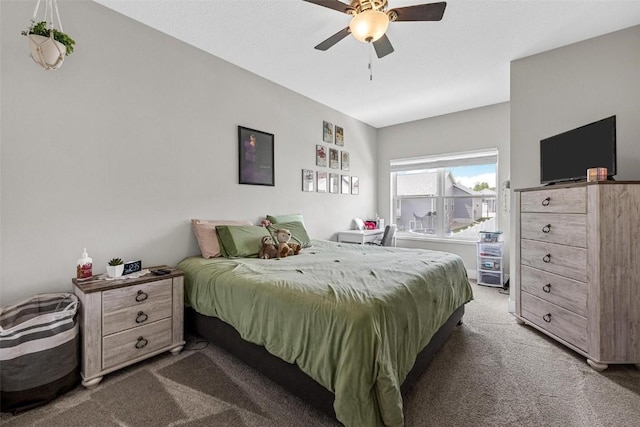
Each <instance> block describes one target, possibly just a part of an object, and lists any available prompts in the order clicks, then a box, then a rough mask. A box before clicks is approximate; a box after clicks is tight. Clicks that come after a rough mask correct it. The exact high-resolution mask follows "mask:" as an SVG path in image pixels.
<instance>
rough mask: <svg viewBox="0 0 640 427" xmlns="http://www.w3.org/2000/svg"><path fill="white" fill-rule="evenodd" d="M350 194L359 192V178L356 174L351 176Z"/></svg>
mask: <svg viewBox="0 0 640 427" xmlns="http://www.w3.org/2000/svg"><path fill="white" fill-rule="evenodd" d="M351 194H360V178H358V177H357V176H352V177H351Z"/></svg>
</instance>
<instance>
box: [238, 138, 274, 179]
mask: <svg viewBox="0 0 640 427" xmlns="http://www.w3.org/2000/svg"><path fill="white" fill-rule="evenodd" d="M273 154H274V136H273V134H271V133H266V132H262V131H259V130H255V129H249V128H245V127H242V126H238V171H239V183H240V184H251V185H269V186H272V187H273V186H275V171H274V164H273V157H274V155H273Z"/></svg>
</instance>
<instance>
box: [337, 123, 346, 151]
mask: <svg viewBox="0 0 640 427" xmlns="http://www.w3.org/2000/svg"><path fill="white" fill-rule="evenodd" d="M336 145H339V146H341V147H343V146H344V129H342V128H341V127H340V126H338V125H336Z"/></svg>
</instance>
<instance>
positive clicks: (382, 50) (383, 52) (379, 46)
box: [373, 34, 394, 58]
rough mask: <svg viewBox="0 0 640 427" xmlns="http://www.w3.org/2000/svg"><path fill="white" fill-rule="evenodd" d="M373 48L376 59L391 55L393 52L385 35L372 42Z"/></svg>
mask: <svg viewBox="0 0 640 427" xmlns="http://www.w3.org/2000/svg"><path fill="white" fill-rule="evenodd" d="M373 48H374V49H375V50H376V55H378V58H383V57H385V56H387V55H389V54H390V53H392V52H393V50H394V49H393V46H391V42H390V41H389V38H388V37H387V35H386V34H385V35H383V36H382V37H380V38H379V39H378V40H376V41H374V42H373Z"/></svg>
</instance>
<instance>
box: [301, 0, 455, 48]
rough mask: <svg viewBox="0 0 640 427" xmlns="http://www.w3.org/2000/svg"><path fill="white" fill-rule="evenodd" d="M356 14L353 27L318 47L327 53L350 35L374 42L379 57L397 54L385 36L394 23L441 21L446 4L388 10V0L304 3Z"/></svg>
mask: <svg viewBox="0 0 640 427" xmlns="http://www.w3.org/2000/svg"><path fill="white" fill-rule="evenodd" d="M304 1H306V2H308V3H313V4H317V5H318V6H324V7H327V8H329V9H333V10H337V11H338V12H343V13H346V14H348V15H352V16H353V18H351V22H350V23H349V26H348V27H346V28H343V29H342V30H340V31H338V32H337V33H335V34H334V35H332V36H331V37H329V38H328V39H326V40H325V41H323V42H322V43H320V44H319V45H317V46H316V47H315V48H316V49H318V50H327V49H329V48H330V47H332V46H333V45H334V44H336V43H338V42H339V41H340V40H342V39H343V38H345V37H346V36H347V35H349V34H353V36H354V37H355V38H356V39H357V40H359V41H361V42H364V43H373V47H374V49H375V51H376V55H378V58H382V57H384V56H387V55H389V54H390V53H392V52H393V46H392V45H391V42H390V41H389V38H388V37H387V35H386V34H385V33H386V31H387V28H388V27H389V22H393V21H398V22H402V21H440V20H441V19H442V16H443V15H444V9H445V7H446V6H447V3H446V2H439V3H427V4H418V5H415V6H406V7H399V8H397V9H391V10H387V0H352V1H351V4H346V3H342V2H341V1H339V0H304Z"/></svg>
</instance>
